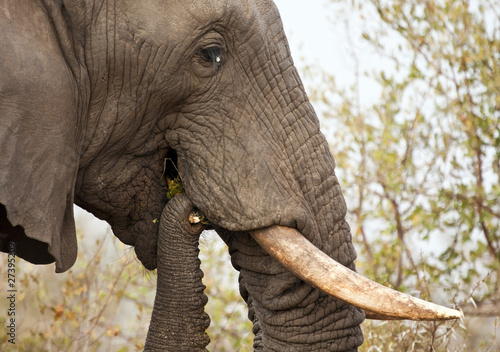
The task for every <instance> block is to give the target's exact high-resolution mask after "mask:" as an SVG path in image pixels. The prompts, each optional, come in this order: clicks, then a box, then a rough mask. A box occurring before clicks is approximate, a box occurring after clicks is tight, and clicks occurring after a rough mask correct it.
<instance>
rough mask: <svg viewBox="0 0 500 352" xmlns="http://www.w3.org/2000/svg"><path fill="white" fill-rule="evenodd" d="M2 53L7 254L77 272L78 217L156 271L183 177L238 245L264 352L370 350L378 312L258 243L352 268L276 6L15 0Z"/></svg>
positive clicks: (3, 0)
mask: <svg viewBox="0 0 500 352" xmlns="http://www.w3.org/2000/svg"><path fill="white" fill-rule="evenodd" d="M0 43H2V45H0V59H1V65H0V77H1V79H0V147H1V153H0V167H1V168H0V190H1V192H0V249H1V250H3V251H6V250H7V246H8V243H9V242H10V241H16V242H17V248H18V251H17V254H18V255H19V256H21V257H23V258H25V259H27V260H29V261H31V262H33V263H37V264H43V263H51V262H54V261H55V263H56V271H58V272H63V271H65V270H67V269H68V268H70V267H71V266H72V265H73V263H74V261H75V259H76V253H77V246H76V236H75V225H74V218H73V203H76V204H78V205H79V206H81V207H83V208H84V209H87V210H88V211H90V212H92V213H93V214H95V215H96V216H98V217H99V218H101V219H104V220H106V221H108V222H109V223H110V224H111V226H112V228H113V231H114V233H115V234H116V236H118V237H119V238H120V239H121V241H123V242H124V243H126V244H130V245H133V246H135V251H136V253H137V257H138V258H139V259H140V260H141V262H142V263H143V264H144V266H145V267H146V268H148V269H154V268H155V267H156V253H157V238H158V222H157V221H155V220H156V219H158V218H159V217H160V214H161V211H162V209H163V208H164V206H165V204H166V203H167V199H166V198H165V196H164V187H165V182H166V181H165V178H166V176H170V177H173V176H175V175H176V174H177V170H178V173H179V174H180V176H181V177H182V180H183V183H184V185H185V189H186V195H187V197H188V199H189V200H190V202H191V203H192V204H193V205H194V206H195V207H196V208H198V209H200V210H201V211H202V212H203V213H204V214H205V215H206V217H207V218H208V220H209V221H210V222H211V223H212V224H213V226H214V227H215V228H216V230H217V231H218V233H219V234H220V235H221V237H223V238H224V240H225V241H226V242H227V243H228V245H229V249H230V253H231V256H232V262H233V265H234V266H235V267H236V268H237V269H238V270H239V271H240V273H241V276H240V289H241V293H242V295H243V298H244V299H245V300H246V301H247V302H248V305H249V309H250V314H249V316H250V318H251V319H252V321H253V323H254V333H255V335H256V338H255V344H254V345H255V349H256V350H266V351H285V350H286V351H313V350H314V351H317V350H324V351H355V350H356V349H357V346H359V345H360V344H361V343H362V340H363V339H362V334H361V330H360V328H359V324H360V323H361V322H362V321H363V319H364V314H363V313H362V312H361V311H360V310H358V309H356V308H353V307H352V306H349V305H347V304H345V303H343V302H340V301H338V300H336V299H334V298H331V297H327V296H325V295H324V294H322V293H321V292H319V291H318V290H317V289H314V288H312V287H311V286H309V285H307V284H305V283H303V282H301V281H300V280H299V279H297V278H296V277H294V276H293V275H292V274H290V273H288V272H287V271H286V270H284V269H283V268H282V266H281V265H280V264H278V263H277V262H276V261H275V260H273V259H271V258H270V257H269V256H268V255H267V254H265V253H264V251H263V250H262V249H261V248H260V247H259V246H258V245H257V244H256V242H254V241H253V240H252V238H251V237H250V236H249V235H248V233H247V231H249V230H252V229H258V228H263V227H267V226H270V225H273V224H277V225H282V226H290V227H295V228H297V229H298V230H299V231H300V232H301V233H302V234H303V235H304V236H305V237H307V238H308V239H309V240H310V241H311V242H313V243H314V244H315V245H316V246H317V247H319V248H320V249H322V250H323V251H324V252H326V253H327V254H329V255H330V256H332V257H333V258H335V259H336V260H337V261H339V262H340V263H342V264H344V265H346V266H348V267H350V268H351V269H353V270H354V264H353V261H354V259H355V257H356V255H355V251H354V249H353V246H352V243H351V235H350V230H349V226H348V225H347V223H346V221H345V213H346V206H345V202H344V199H343V196H342V194H341V191H340V187H339V184H338V181H337V178H336V177H335V173H334V167H335V163H334V160H333V157H332V156H331V154H330V152H329V149H328V144H327V143H326V141H325V138H324V137H323V135H322V134H321V133H320V131H319V123H318V119H317V117H316V115H315V113H314V111H313V108H312V107H311V105H310V103H309V101H308V99H307V96H306V94H305V92H304V89H303V87H302V84H301V81H300V78H299V76H298V74H297V71H296V69H295V68H294V66H293V62H292V58H291V57H290V53H289V49H288V45H287V41H286V38H285V35H284V33H283V29H282V24H281V21H280V18H279V14H278V11H277V9H276V8H275V6H274V4H273V3H272V2H271V1H270V0H261V1H257V0H253V1H252V0H244V1H230V0H191V1H168V0H148V1H135V0H114V1H112V0H94V1H86V0H25V1H19V0H0ZM208 49H210V50H208ZM174 164H175V166H174ZM165 289H168V288H166V287H162V285H161V284H160V285H159V286H158V290H159V291H161V290H165ZM152 349H154V347H152Z"/></svg>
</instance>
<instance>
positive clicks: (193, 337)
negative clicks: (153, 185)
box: [144, 195, 210, 352]
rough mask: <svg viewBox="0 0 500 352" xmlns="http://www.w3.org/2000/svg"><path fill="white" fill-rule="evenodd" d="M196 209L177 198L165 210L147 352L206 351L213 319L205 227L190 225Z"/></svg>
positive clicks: (182, 197) (160, 236)
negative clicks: (202, 255) (202, 240)
mask: <svg viewBox="0 0 500 352" xmlns="http://www.w3.org/2000/svg"><path fill="white" fill-rule="evenodd" d="M192 210H193V206H192V204H191V202H190V201H189V199H188V198H187V197H186V196H184V195H181V196H177V197H175V198H174V199H172V200H170V202H169V203H168V204H167V206H166V207H165V209H164V210H163V213H162V216H161V220H160V233H159V239H158V284H157V291H156V298H155V303H154V308H153V315H152V317H151V324H150V326H149V331H148V337H147V340H146V346H145V349H144V350H145V351H175V352H177V351H206V348H205V347H206V346H207V345H208V343H209V342H210V339H209V338H208V335H207V334H206V332H205V331H206V329H207V328H208V326H209V325H210V318H209V317H208V315H207V314H206V313H205V311H204V306H205V304H206V303H207V297H206V296H205V294H204V293H203V292H204V290H205V286H204V285H203V284H202V281H201V280H202V278H203V272H202V271H201V269H200V260H199V259H198V254H199V250H198V243H199V242H198V241H199V236H200V234H201V232H202V230H203V225H191V224H189V222H188V216H189V213H190V212H191V211H192Z"/></svg>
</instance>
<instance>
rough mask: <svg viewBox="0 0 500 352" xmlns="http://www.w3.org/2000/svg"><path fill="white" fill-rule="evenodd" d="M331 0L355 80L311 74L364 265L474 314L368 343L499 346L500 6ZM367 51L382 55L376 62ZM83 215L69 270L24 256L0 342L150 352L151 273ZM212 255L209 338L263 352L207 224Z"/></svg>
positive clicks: (384, 326) (205, 250)
mask: <svg viewBox="0 0 500 352" xmlns="http://www.w3.org/2000/svg"><path fill="white" fill-rule="evenodd" d="M304 6H306V5H304ZM328 11H332V14H334V13H335V14H336V15H335V16H333V17H332V21H336V20H339V18H341V17H342V15H344V16H343V17H342V18H344V19H343V21H345V26H346V31H347V32H348V33H351V37H350V40H349V42H348V43H342V45H339V47H338V50H342V51H344V53H345V55H346V56H347V57H348V59H349V60H351V62H352V67H353V73H354V75H355V77H356V79H355V81H354V84H352V86H350V87H348V88H345V87H344V86H342V85H339V84H337V82H336V81H335V77H333V76H332V75H331V74H329V73H327V72H326V71H324V70H323V69H322V68H321V67H319V66H318V65H316V64H313V63H307V65H304V69H303V70H302V71H303V72H301V73H302V75H303V76H304V82H305V83H306V86H307V89H308V92H309V94H310V97H311V100H312V102H313V104H314V105H315V108H316V110H317V111H318V113H319V115H320V118H321V122H322V127H323V130H324V131H325V134H326V135H327V137H328V140H329V142H330V144H331V149H332V153H333V154H334V156H335V158H336V160H337V164H338V168H337V173H338V176H339V179H340V180H341V184H342V187H343V190H344V195H345V198H346V200H347V204H348V207H349V214H348V217H349V223H350V224H351V227H352V233H353V238H354V241H355V245H356V248H357V250H358V261H357V266H358V270H359V271H360V272H361V273H363V274H364V275H366V276H368V277H369V278H371V279H373V280H375V281H377V282H379V283H381V284H384V285H387V286H390V287H393V288H395V289H398V290H400V291H403V292H407V293H409V294H412V295H416V296H419V297H422V298H424V299H429V300H431V301H434V302H437V303H440V304H443V305H446V306H456V307H458V308H460V309H463V311H464V312H465V319H463V320H462V321H459V322H447V323H435V322H427V323H416V322H376V321H367V322H365V323H364V324H363V329H364V335H365V344H364V345H363V346H362V347H361V349H360V351H443V352H444V351H498V350H500V340H499V338H498V336H497V332H498V328H497V325H498V317H499V316H500V200H499V199H500V180H499V177H500V176H499V175H500V95H499V92H500V13H499V11H500V1H499V0H475V1H454V0H419V1H417V0H406V1H396V0H384V1H382V0H365V1H361V0H349V1H347V0H345V1H339V0H336V1H331V5H330V7H328ZM346 12H349V14H351V15H350V16H351V17H350V19H348V20H345V18H346V16H345V13H346ZM333 42H334V41H332V40H330V41H329V43H333ZM332 45H333V44H332ZM361 56H364V57H365V58H366V56H369V57H373V58H374V60H376V62H380V63H381V64H380V65H377V68H376V69H369V70H365V69H364V67H363V66H362V65H360V64H359V62H360V58H361ZM295 59H296V60H297V58H295ZM366 82H369V87H372V88H373V89H374V90H376V92H377V93H376V94H377V99H375V101H376V102H375V103H371V102H367V101H366V100H365V99H364V97H363V94H362V91H363V90H364V89H366V86H367V83H366ZM370 89H371V88H370ZM77 220H78V223H79V224H80V225H81V226H80V227H81V228H80V229H79V232H78V236H79V237H81V238H80V243H81V244H82V245H80V253H79V258H78V261H77V263H76V265H75V266H74V267H73V268H72V269H71V270H70V271H69V272H68V273H66V274H60V275H55V274H54V273H53V271H54V268H53V267H52V266H48V267H33V266H31V265H29V264H26V263H21V261H19V262H18V282H17V287H18V288H19V291H20V292H19V295H18V301H17V304H18V306H17V310H18V312H19V315H20V317H19V319H18V322H20V325H19V326H18V335H17V342H18V344H17V345H16V348H15V349H14V348H13V346H11V345H10V344H7V343H6V335H5V333H3V330H2V329H4V328H5V326H6V316H5V313H4V312H5V311H6V309H5V307H4V305H5V304H6V302H5V300H0V326H1V327H2V328H0V351H18V350H19V351H140V350H142V347H143V343H144V341H145V336H146V333H147V327H148V324H149V321H148V320H149V317H150V314H151V307H152V303H153V299H154V285H155V276H154V273H149V272H146V271H145V270H144V269H142V268H141V265H140V264H139V263H138V261H137V260H135V259H134V256H133V252H131V251H130V250H129V249H126V248H125V246H123V245H122V244H120V243H119V242H118V241H117V240H116V239H114V236H112V234H111V233H110V232H109V230H108V231H107V235H105V236H95V235H94V234H93V233H91V232H92V231H90V230H88V229H87V230H85V229H84V227H85V226H83V225H82V224H84V223H85V222H88V221H89V220H88V215H85V214H83V213H81V214H80V215H79V218H78V219H77ZM83 238H85V240H83ZM201 251H202V254H201V256H202V262H203V270H204V272H205V284H206V285H207V295H208V296H209V298H210V301H209V305H208V307H207V311H208V312H209V314H210V316H211V319H212V325H211V327H210V331H209V334H210V336H211V340H212V343H211V345H210V346H209V349H210V350H211V351H251V350H252V348H251V342H252V338H253V335H252V333H251V324H250V323H249V322H248V320H247V319H246V310H245V309H246V308H245V304H244V303H243V302H242V301H241V298H240V297H239V293H238V290H237V273H236V272H234V270H232V269H231V268H230V264H229V263H230V261H229V259H228V256H227V253H226V251H225V248H224V246H223V244H222V243H221V242H220V240H218V239H217V238H216V235H213V234H210V233H208V234H205V235H204V238H203V239H202V243H201ZM103 258H104V259H103ZM110 258H112V259H110ZM1 285H6V280H2V281H0V290H1V292H5V289H4V287H3V286H1ZM21 288H22V289H21Z"/></svg>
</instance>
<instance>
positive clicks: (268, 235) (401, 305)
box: [189, 213, 462, 321]
mask: <svg viewBox="0 0 500 352" xmlns="http://www.w3.org/2000/svg"><path fill="white" fill-rule="evenodd" d="M199 219H200V217H199V214H198V213H193V214H191V215H190V217H189V221H190V222H191V223H193V224H195V223H198V222H199V221H200V220H199ZM249 233H250V235H251V236H252V237H253V238H254V240H255V241H256V242H257V243H258V244H259V245H260V246H261V247H262V248H263V249H264V250H265V251H266V252H267V253H268V254H269V255H270V256H271V257H273V258H275V259H276V260H277V261H278V262H280V263H281V264H282V265H283V266H284V267H285V268H286V269H288V270H289V271H290V272H292V273H293V274H294V275H295V276H297V277H298V278H300V279H301V280H303V281H305V282H307V283H308V284H310V285H311V286H313V287H316V288H318V289H319V290H321V291H323V292H324V293H326V294H327V295H330V296H333V297H335V298H337V299H340V300H342V301H344V302H347V303H349V304H351V305H353V306H355V307H357V308H361V309H363V310H364V311H365V314H366V317H367V318H368V319H378V320H418V321H423V320H451V319H459V318H461V317H462V313H461V312H460V311H457V310H454V309H450V308H447V307H443V306H440V305H437V304H434V303H431V302H427V301H424V300H421V299H419V298H416V297H412V296H410V295H407V294H404V293H401V292H398V291H395V290H393V289H390V288H388V287H385V286H383V285H380V284H378V283H376V282H374V281H372V280H370V279H368V278H366V277H364V276H362V275H360V274H358V273H356V272H354V271H352V270H350V269H348V268H347V267H345V266H343V265H342V264H340V263H338V262H337V261H335V260H334V259H332V258H330V257H329V256H328V255H326V254H325V253H323V252H322V251H321V250H320V249H318V248H317V247H316V246H314V245H313V244H312V243H311V242H309V240H307V239H306V238H305V237H304V236H303V235H302V234H301V233H300V232H299V231H298V230H296V229H294V228H291V227H285V226H279V225H273V226H270V227H267V228H264V229H259V230H252V231H249Z"/></svg>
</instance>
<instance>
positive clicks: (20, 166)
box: [0, 2, 80, 272]
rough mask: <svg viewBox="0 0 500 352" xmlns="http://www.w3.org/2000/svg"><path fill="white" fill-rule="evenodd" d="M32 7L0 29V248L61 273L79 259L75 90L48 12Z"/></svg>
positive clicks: (18, 9) (19, 9)
mask: <svg viewBox="0 0 500 352" xmlns="http://www.w3.org/2000/svg"><path fill="white" fill-rule="evenodd" d="M29 6H32V5H29V3H26V2H20V3H19V4H18V5H16V6H14V7H13V9H12V16H11V19H7V21H6V23H3V22H2V23H0V42H1V43H2V45H1V46H0V57H1V58H2V61H3V62H2V66H0V77H2V80H0V250H1V251H8V246H9V243H10V242H15V243H16V247H17V248H16V255H18V256H20V257H21V258H24V259H26V260H28V261H30V262H32V263H35V264H47V263H50V262H54V261H55V262H56V272H63V271H65V270H67V269H69V268H70V267H71V266H72V265H73V264H74V262H75V260H76V256H77V243H76V231H75V224H74V217H73V198H74V187H75V180H76V175H77V171H78V162H79V153H78V143H79V140H80V139H79V138H78V133H79V130H80V129H79V128H78V120H77V113H76V109H77V106H78V104H77V99H78V97H77V88H76V84H75V82H74V77H73V75H72V73H71V71H70V69H69V68H68V65H67V63H66V61H65V60H64V58H63V55H62V53H61V49H60V47H59V44H58V40H57V38H56V36H55V34H54V33H53V28H52V26H51V24H50V21H49V20H48V18H47V16H46V13H45V12H43V11H42V10H41V9H40V8H33V9H30V11H27V10H26V9H25V7H29ZM25 10H26V11H25Z"/></svg>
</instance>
